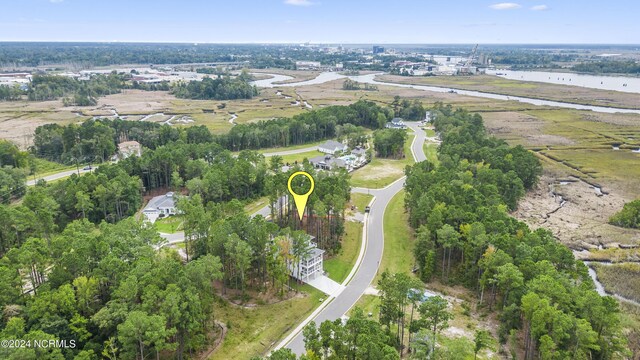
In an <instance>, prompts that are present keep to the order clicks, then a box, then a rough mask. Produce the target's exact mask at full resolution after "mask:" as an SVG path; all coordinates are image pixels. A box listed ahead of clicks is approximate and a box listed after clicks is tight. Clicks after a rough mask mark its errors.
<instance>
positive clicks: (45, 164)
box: [30, 158, 84, 178]
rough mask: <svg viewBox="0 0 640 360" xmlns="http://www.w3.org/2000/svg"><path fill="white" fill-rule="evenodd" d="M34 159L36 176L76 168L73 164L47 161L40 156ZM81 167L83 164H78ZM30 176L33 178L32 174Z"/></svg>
mask: <svg viewBox="0 0 640 360" xmlns="http://www.w3.org/2000/svg"><path fill="white" fill-rule="evenodd" d="M34 160H35V164H36V176H37V177H44V176H47V175H52V174H56V173H59V172H61V171H67V170H73V169H75V168H76V166H75V165H63V164H59V163H57V162H53V161H48V160H44V159H40V158H34ZM83 167H84V166H82V165H81V166H80V168H83ZM30 177H31V178H33V175H31V176H30Z"/></svg>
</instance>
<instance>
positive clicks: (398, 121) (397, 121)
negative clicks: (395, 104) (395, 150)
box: [386, 118, 407, 129]
mask: <svg viewBox="0 0 640 360" xmlns="http://www.w3.org/2000/svg"><path fill="white" fill-rule="evenodd" d="M386 127H387V129H406V128H407V125H405V124H404V120H402V118H393V119H392V120H391V122H388V123H387V125H386Z"/></svg>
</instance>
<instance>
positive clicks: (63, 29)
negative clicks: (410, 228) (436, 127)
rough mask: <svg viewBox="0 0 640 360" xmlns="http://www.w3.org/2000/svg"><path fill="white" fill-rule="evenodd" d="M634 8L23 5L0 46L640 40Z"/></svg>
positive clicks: (164, 0) (254, 0) (527, 3)
mask: <svg viewBox="0 0 640 360" xmlns="http://www.w3.org/2000/svg"><path fill="white" fill-rule="evenodd" d="M638 13H640V2H636V1H632V0H621V1H615V3H613V2H607V3H605V2H596V1H593V0H587V1H579V0H540V1H538V0H521V1H508V2H501V1H483V0H458V1H456V2H455V4H452V3H449V2H435V1H421V0H396V1H388V0H369V1H365V0H352V1H346V0H235V1H233V2H218V1H195V0H184V1H175V0H157V1H148V0H141V1H125V0H110V1H104V0H20V1H10V2H8V3H5V4H3V11H2V12H0V41H72V42H73V41H82V42H92V41H97V42H187V43H306V42H310V43H332V44H340V43H343V44H381V45H384V44H469V43H483V44H640V36H639V35H638V34H640V25H638V23H639V22H638V21H637V19H635V17H636V16H637V14H638Z"/></svg>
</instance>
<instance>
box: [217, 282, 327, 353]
mask: <svg viewBox="0 0 640 360" xmlns="http://www.w3.org/2000/svg"><path fill="white" fill-rule="evenodd" d="M300 289H301V291H302V293H303V294H302V295H301V296H298V297H295V298H293V299H290V300H286V301H282V302H280V303H276V304H271V305H261V306H258V307H255V308H245V307H239V306H234V305H230V304H228V303H227V302H223V301H219V302H218V303H216V304H215V305H214V306H215V309H214V315H215V318H216V320H218V321H221V322H223V323H225V324H226V325H227V329H228V332H227V335H226V337H225V339H224V341H223V342H222V344H221V345H220V347H219V348H218V349H217V350H216V351H215V352H214V353H213V354H212V356H211V359H224V360H227V359H249V358H251V357H253V356H258V355H259V356H262V355H264V354H265V353H266V352H267V351H269V350H270V349H271V348H272V347H273V346H275V345H276V344H277V342H278V341H280V340H281V339H282V338H283V337H284V336H285V334H286V333H288V332H289V331H291V330H293V328H295V327H296V326H297V325H298V324H299V323H300V322H301V321H302V320H303V319H304V318H305V317H306V316H308V315H309V314H310V313H311V312H312V311H313V310H314V309H315V308H317V307H318V306H319V305H320V303H321V299H324V297H325V295H324V294H323V293H322V292H321V291H320V290H316V289H315V288H312V287H311V286H309V285H303V286H301V287H300Z"/></svg>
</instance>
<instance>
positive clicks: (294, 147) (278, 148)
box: [258, 140, 326, 154]
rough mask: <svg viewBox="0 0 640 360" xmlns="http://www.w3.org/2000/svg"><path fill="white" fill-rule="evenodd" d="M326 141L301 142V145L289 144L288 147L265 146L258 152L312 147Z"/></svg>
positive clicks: (266, 152) (267, 152) (265, 152)
mask: <svg viewBox="0 0 640 360" xmlns="http://www.w3.org/2000/svg"><path fill="white" fill-rule="evenodd" d="M324 142H326V140H322V141H316V142H312V143H307V144H301V145H292V146H287V147H274V148H264V149H260V150H258V152H259V153H262V154H269V153H275V152H280V151H288V150H298V149H306V148H310V147H317V146H318V145H320V144H322V143H324Z"/></svg>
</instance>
